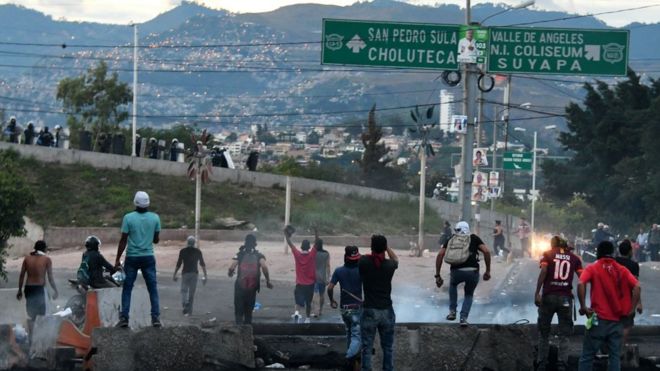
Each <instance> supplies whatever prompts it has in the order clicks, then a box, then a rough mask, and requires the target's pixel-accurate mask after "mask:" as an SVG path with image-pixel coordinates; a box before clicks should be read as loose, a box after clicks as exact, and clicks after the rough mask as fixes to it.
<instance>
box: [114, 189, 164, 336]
mask: <svg viewBox="0 0 660 371" xmlns="http://www.w3.org/2000/svg"><path fill="white" fill-rule="evenodd" d="M133 204H135V211H132V212H130V213H128V214H126V215H124V220H123V221H122V223H121V240H120V241H119V246H118V247H117V260H116V261H115V267H116V268H120V267H121V260H120V259H121V255H122V254H123V253H124V250H126V260H125V261H124V273H125V275H126V278H125V279H124V287H123V290H122V293H121V312H120V313H119V323H118V324H117V326H118V327H128V314H129V312H130V309H131V293H132V292H133V284H134V283H135V279H136V278H137V272H138V270H141V271H142V277H144V281H145V283H146V284H147V291H149V300H150V301H151V324H152V325H153V326H154V327H161V323H160V309H159V307H160V305H159V301H158V287H157V284H156V258H155V257H154V245H153V244H155V243H158V241H159V239H158V234H159V232H160V218H159V217H158V214H156V213H153V212H151V211H149V210H148V208H149V195H148V194H147V192H143V191H139V192H137V193H136V194H135V198H134V199H133Z"/></svg>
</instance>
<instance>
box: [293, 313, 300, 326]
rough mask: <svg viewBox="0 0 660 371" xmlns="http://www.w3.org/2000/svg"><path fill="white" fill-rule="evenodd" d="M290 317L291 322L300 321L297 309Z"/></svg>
mask: <svg viewBox="0 0 660 371" xmlns="http://www.w3.org/2000/svg"><path fill="white" fill-rule="evenodd" d="M291 318H293V323H298V322H299V321H300V313H298V311H295V312H294V313H293V314H292V315H291Z"/></svg>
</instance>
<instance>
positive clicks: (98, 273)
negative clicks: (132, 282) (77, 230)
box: [77, 236, 117, 289]
mask: <svg viewBox="0 0 660 371" xmlns="http://www.w3.org/2000/svg"><path fill="white" fill-rule="evenodd" d="M100 247H101V240H100V239H99V238H98V237H96V236H89V237H87V239H85V249H86V251H85V252H84V253H83V256H82V261H81V262H80V267H79V268H78V275H77V278H78V284H80V285H83V286H88V287H91V288H94V289H102V288H107V287H117V285H115V284H114V283H112V282H110V281H108V280H107V279H106V278H105V277H104V276H103V273H104V272H105V271H106V270H107V271H108V272H110V273H114V272H115V271H116V270H115V267H114V266H113V265H112V264H110V263H109V262H108V261H107V260H105V258H104V257H103V255H102V254H101V252H100V251H99V248H100Z"/></svg>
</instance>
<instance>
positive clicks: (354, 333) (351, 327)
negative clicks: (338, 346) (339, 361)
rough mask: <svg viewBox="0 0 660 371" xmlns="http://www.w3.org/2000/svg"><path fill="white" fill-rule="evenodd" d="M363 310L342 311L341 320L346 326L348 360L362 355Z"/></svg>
mask: <svg viewBox="0 0 660 371" xmlns="http://www.w3.org/2000/svg"><path fill="white" fill-rule="evenodd" d="M361 316H362V309H342V310H341V319H342V320H344V324H345V325H346V346H347V347H348V349H347V350H346V358H353V357H355V356H356V355H358V354H359V353H360V347H361V345H362V340H361V339H360V317H361Z"/></svg>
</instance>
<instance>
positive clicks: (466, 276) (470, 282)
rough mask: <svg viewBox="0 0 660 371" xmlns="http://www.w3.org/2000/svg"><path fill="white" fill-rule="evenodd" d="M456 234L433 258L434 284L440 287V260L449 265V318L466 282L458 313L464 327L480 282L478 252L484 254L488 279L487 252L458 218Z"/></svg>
mask: <svg viewBox="0 0 660 371" xmlns="http://www.w3.org/2000/svg"><path fill="white" fill-rule="evenodd" d="M455 232H456V234H454V236H453V237H452V238H451V239H450V240H449V241H447V243H446V244H444V245H443V246H442V248H441V249H440V251H439V252H438V256H437V257H436V259H435V283H436V286H438V287H441V286H442V284H443V280H442V278H441V277H440V270H441V269H442V261H443V260H444V261H445V262H446V263H447V264H449V265H450V266H451V268H450V273H449V277H450V278H449V314H448V315H447V320H448V321H454V320H456V308H457V306H458V285H459V284H461V283H465V295H464V296H465V297H464V299H463V305H462V307H461V313H460V324H461V326H467V325H468V322H467V319H468V316H469V315H470V308H471V307H472V298H473V296H474V290H475V289H476V288H477V284H478V283H479V251H481V253H482V254H483V255H484V261H485V263H486V272H484V276H483V277H484V281H488V280H489V279H490V251H489V250H488V247H487V246H486V244H484V242H483V241H482V240H481V238H479V236H477V235H476V234H471V233H470V225H469V224H468V223H467V222H464V221H461V222H458V223H456V228H455Z"/></svg>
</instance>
